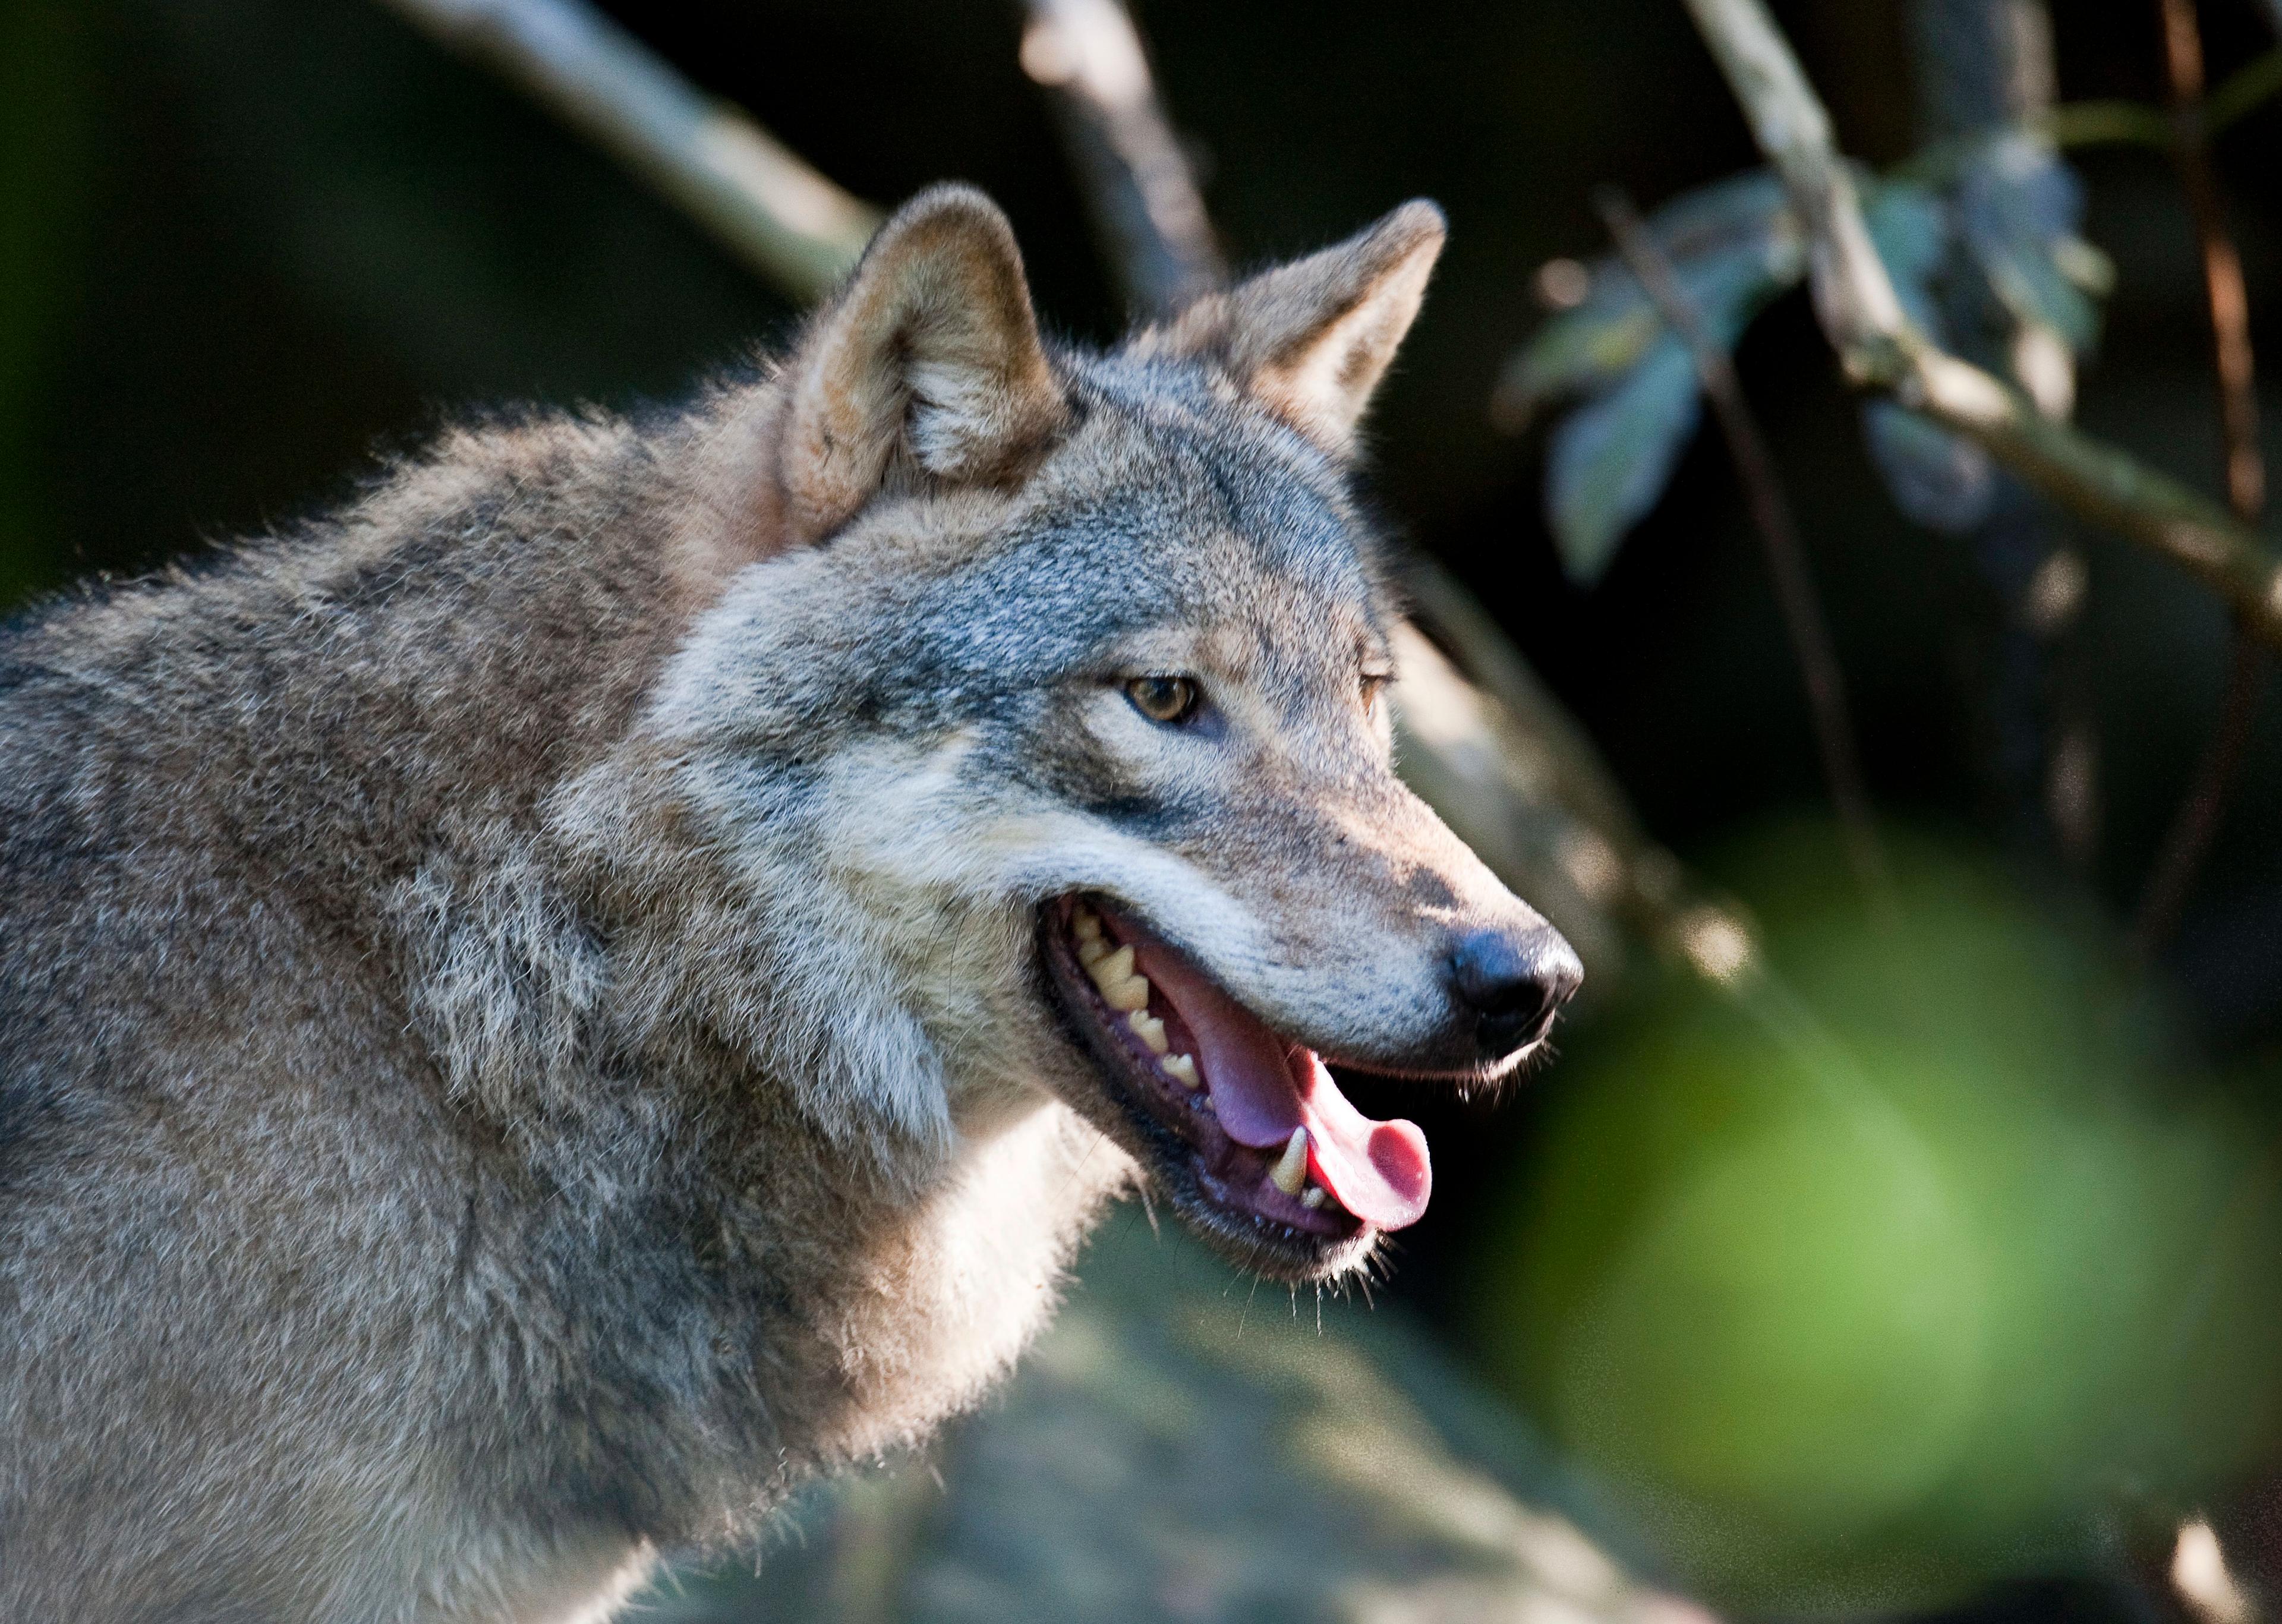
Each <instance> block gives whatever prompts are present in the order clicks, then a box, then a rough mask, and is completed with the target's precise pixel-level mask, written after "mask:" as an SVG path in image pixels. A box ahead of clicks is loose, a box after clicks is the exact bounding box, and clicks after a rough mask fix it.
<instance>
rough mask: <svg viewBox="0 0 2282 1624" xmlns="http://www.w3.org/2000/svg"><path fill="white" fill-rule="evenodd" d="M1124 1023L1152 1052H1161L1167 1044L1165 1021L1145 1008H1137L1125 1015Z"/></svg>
mask: <svg viewBox="0 0 2282 1624" xmlns="http://www.w3.org/2000/svg"><path fill="white" fill-rule="evenodd" d="M1125 1024H1126V1025H1128V1026H1129V1027H1131V1028H1132V1029H1133V1035H1134V1036H1135V1037H1138V1038H1139V1039H1140V1040H1141V1041H1142V1042H1143V1043H1145V1044H1146V1045H1149V1053H1152V1054H1162V1053H1164V1052H1165V1050H1166V1048H1167V1047H1168V1045H1167V1043H1166V1040H1165V1023H1164V1022H1162V1021H1160V1020H1159V1019H1157V1017H1156V1016H1154V1015H1153V1014H1150V1013H1149V1012H1148V1011H1147V1010H1145V1009H1137V1010H1135V1011H1134V1012H1133V1013H1132V1014H1129V1015H1128V1016H1126V1017H1125Z"/></svg>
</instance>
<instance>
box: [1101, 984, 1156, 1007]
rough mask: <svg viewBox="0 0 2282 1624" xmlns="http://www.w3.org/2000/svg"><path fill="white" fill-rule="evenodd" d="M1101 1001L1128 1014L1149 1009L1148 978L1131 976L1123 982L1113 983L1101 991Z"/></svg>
mask: <svg viewBox="0 0 2282 1624" xmlns="http://www.w3.org/2000/svg"><path fill="white" fill-rule="evenodd" d="M1101 1001H1102V1002H1103V1003H1105V1004H1106V1005H1108V1006H1110V1007H1111V1008H1112V1009H1122V1010H1123V1011H1124V1012H1125V1013H1126V1014H1135V1013H1136V1012H1137V1011H1140V1010H1144V1009H1146V1008H1148V1007H1149V981H1148V978H1147V977H1146V976H1143V975H1129V976H1127V977H1126V978H1125V979H1124V980H1123V981H1119V982H1112V983H1109V984H1108V985H1107V986H1106V987H1104V988H1102V990H1101Z"/></svg>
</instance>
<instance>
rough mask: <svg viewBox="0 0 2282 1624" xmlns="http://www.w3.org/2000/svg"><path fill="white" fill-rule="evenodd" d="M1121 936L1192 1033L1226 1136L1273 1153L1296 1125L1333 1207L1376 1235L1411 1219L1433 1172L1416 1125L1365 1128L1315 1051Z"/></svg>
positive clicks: (1190, 971)
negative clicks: (1291, 1040) (1279, 1033)
mask: <svg viewBox="0 0 2282 1624" xmlns="http://www.w3.org/2000/svg"><path fill="white" fill-rule="evenodd" d="M1120 923H1121V924H1122V923H1123V921H1120ZM1120 934H1121V935H1122V936H1123V938H1124V939H1125V940H1127V941H1129V942H1130V943H1131V944H1133V952H1134V956H1135V958H1136V959H1137V960H1139V966H1140V970H1141V973H1142V974H1143V975H1146V976H1147V977H1148V978H1149V979H1150V981H1151V982H1152V983H1154V984H1155V985H1156V986H1158V987H1159V988H1160V989H1161V990H1162V991H1163V992H1164V994H1165V997H1166V998H1168V1000H1170V1001H1171V1003H1172V1005H1173V1006H1174V1007H1175V1008H1176V1009H1177V1010H1178V1011H1179V1012H1180V1015H1181V1019H1182V1020H1183V1021H1184V1022H1187V1023H1188V1028H1189V1030H1190V1031H1191V1033H1192V1034H1194V1035H1195V1037H1196V1040H1197V1063H1198V1065H1199V1068H1201V1070H1202V1071H1203V1074H1204V1078H1205V1082H1206V1084H1207V1086H1208V1087H1209V1088H1210V1089H1211V1090H1212V1102H1213V1111H1214V1113H1215V1115H1217V1116H1218V1117H1219V1118H1220V1125H1221V1129H1222V1131H1223V1132H1225V1133H1226V1134H1227V1135H1228V1137H1229V1138H1232V1139H1234V1140H1235V1141H1236V1142H1237V1143H1238V1144H1239V1145H1246V1146H1251V1147H1252V1148H1253V1149H1254V1150H1270V1149H1274V1150H1280V1149H1282V1148H1283V1146H1285V1145H1286V1144H1288V1143H1290V1141H1291V1138H1292V1129H1294V1128H1300V1127H1304V1128H1306V1129H1307V1131H1308V1171H1310V1172H1311V1173H1313V1174H1314V1175H1315V1177H1316V1183H1317V1184H1320V1185H1323V1188H1324V1189H1326V1190H1329V1191H1330V1192H1331V1195H1332V1197H1333V1198H1334V1199H1335V1200H1336V1201H1338V1202H1339V1205H1340V1206H1342V1207H1344V1208H1347V1210H1348V1211H1349V1212H1351V1213H1353V1214H1354V1216H1356V1217H1358V1218H1361V1219H1362V1221H1363V1222H1364V1223H1366V1224H1377V1225H1378V1227H1379V1228H1381V1229H1401V1228H1402V1227H1403V1226H1404V1225H1406V1224H1416V1223H1417V1222H1418V1219H1419V1217H1420V1216H1421V1215H1423V1214H1424V1212H1425V1210H1426V1197H1427V1193H1428V1192H1429V1191H1430V1190H1431V1189H1432V1187H1433V1183H1434V1175H1433V1169H1432V1167H1431V1166H1430V1165H1429V1164H1428V1162H1427V1160H1426V1136H1425V1135H1424V1133H1421V1132H1420V1131H1418V1125H1417V1123H1406V1122H1391V1123H1381V1122H1373V1121H1372V1120H1371V1119H1370V1117H1368V1116H1365V1115H1363V1114H1362V1112H1361V1111H1358V1110H1356V1109H1355V1108H1354V1105H1353V1103H1351V1102H1350V1101H1349V1100H1348V1099H1347V1096H1346V1095H1345V1094H1342V1093H1341V1092H1339V1084H1336V1083H1334V1082H1332V1081H1331V1073H1330V1072H1328V1071H1326V1070H1325V1069H1324V1068H1323V1061H1320V1060H1318V1059H1317V1058H1316V1053H1315V1051H1313V1050H1312V1049H1305V1048H1301V1047H1300V1045H1297V1044H1287V1043H1286V1042H1285V1040H1284V1039H1283V1038H1281V1037H1277V1035H1276V1034H1275V1033H1273V1032H1271V1031H1269V1030H1268V1029H1267V1028H1266V1027H1265V1026H1263V1025H1261V1023H1260V1022H1259V1021H1258V1020H1256V1019H1255V1018H1254V1016H1253V1015H1252V1014H1251V1012H1249V1011H1248V1010H1246V1009H1245V1008H1244V1006H1242V1005H1240V1004H1238V1003H1237V1002H1236V1001H1235V1000H1234V999H1232V998H1230V997H1229V996H1228V995H1227V994H1226V993H1224V992H1222V991H1221V990H1220V989H1219V988H1218V987H1217V986H1215V985H1214V984H1213V983H1212V982H1211V981H1209V980H1207V978H1206V977H1205V976H1204V975H1201V974H1199V972H1198V971H1197V970H1196V969H1195V968H1194V967H1192V966H1191V965H1190V964H1189V962H1188V961H1187V960H1184V959H1183V958H1182V957H1181V956H1180V955H1179V954H1178V953H1176V952H1173V951H1172V949H1170V948H1168V947H1167V946H1165V945H1164V944H1162V943H1160V942H1156V941H1153V940H1152V939H1151V938H1149V937H1147V936H1143V935H1142V934H1141V933H1140V932H1139V931H1137V930H1135V929H1132V928H1131V927H1130V926H1129V925H1127V926H1125V928H1124V929H1122V931H1121V932H1120Z"/></svg>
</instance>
